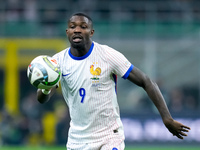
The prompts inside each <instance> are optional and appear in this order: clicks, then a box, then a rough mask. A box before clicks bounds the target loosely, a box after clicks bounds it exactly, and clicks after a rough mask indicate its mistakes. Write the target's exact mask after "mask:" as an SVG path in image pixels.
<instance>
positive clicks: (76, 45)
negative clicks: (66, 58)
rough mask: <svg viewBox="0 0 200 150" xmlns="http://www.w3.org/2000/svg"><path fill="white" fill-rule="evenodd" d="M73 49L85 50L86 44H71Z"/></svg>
mask: <svg viewBox="0 0 200 150" xmlns="http://www.w3.org/2000/svg"><path fill="white" fill-rule="evenodd" d="M71 47H73V48H75V49H78V50H79V49H84V43H82V42H80V43H74V42H71Z"/></svg>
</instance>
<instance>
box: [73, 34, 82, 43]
mask: <svg viewBox="0 0 200 150" xmlns="http://www.w3.org/2000/svg"><path fill="white" fill-rule="evenodd" d="M82 39H83V37H82V36H80V35H75V36H73V38H72V40H73V42H75V43H79V42H81V41H82Z"/></svg>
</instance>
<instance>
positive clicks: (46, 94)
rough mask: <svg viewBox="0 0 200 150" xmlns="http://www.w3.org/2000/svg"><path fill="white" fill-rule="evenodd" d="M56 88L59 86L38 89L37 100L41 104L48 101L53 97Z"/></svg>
mask: <svg viewBox="0 0 200 150" xmlns="http://www.w3.org/2000/svg"><path fill="white" fill-rule="evenodd" d="M56 88H57V86H55V87H53V88H51V89H50V90H43V89H38V90H37V100H38V101H39V102H40V103H41V104H43V103H46V102H48V101H49V99H50V98H51V96H52V95H53V94H54V93H55V91H56ZM42 90H43V91H42Z"/></svg>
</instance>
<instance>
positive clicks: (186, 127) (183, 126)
mask: <svg viewBox="0 0 200 150" xmlns="http://www.w3.org/2000/svg"><path fill="white" fill-rule="evenodd" d="M181 127H182V128H185V129H188V130H190V127H188V126H185V125H182V126H181ZM188 130H187V131H188Z"/></svg>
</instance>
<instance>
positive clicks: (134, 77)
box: [128, 66, 190, 139]
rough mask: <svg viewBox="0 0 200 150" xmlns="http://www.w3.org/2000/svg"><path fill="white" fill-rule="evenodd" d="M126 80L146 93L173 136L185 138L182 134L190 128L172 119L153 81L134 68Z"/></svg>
mask: <svg viewBox="0 0 200 150" xmlns="http://www.w3.org/2000/svg"><path fill="white" fill-rule="evenodd" d="M128 79H129V80H130V81H131V82H133V83H134V84H136V85H138V86H140V87H142V88H143V89H144V90H145V91H146V93H147V94H148V96H149V98H150V99H151V100H152V102H153V103H154V105H155V106H156V108H157V109H158V111H159V113H160V115H161V117H162V120H163V123H164V124H165V126H166V127H167V128H168V130H169V131H170V132H171V133H172V134H173V135H174V136H177V137H178V138H180V139H183V136H187V134H185V133H184V132H189V130H190V128H189V127H187V126H185V125H183V124H181V123H180V122H177V121H176V120H174V119H173V118H172V116H171V114H170V112H169V110H168V107H167V105H166V102H165V100H164V97H163V95H162V93H161V92H160V89H159V87H158V86H157V84H156V83H155V82H154V81H152V80H151V79H150V78H149V77H148V76H147V75H146V74H145V73H143V72H142V71H140V70H139V69H138V68H137V67H135V66H134V68H133V69H132V71H131V72H130V74H129V76H128Z"/></svg>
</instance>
